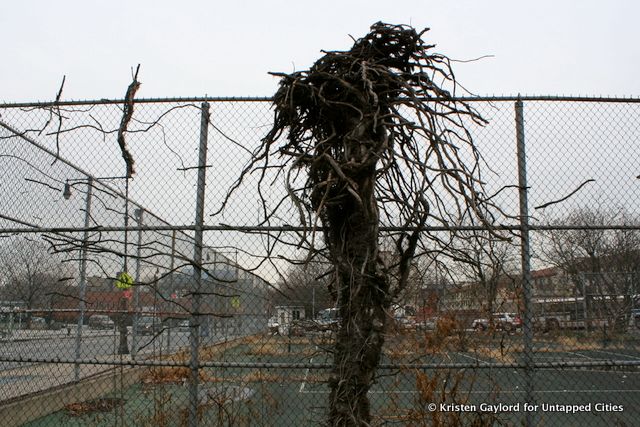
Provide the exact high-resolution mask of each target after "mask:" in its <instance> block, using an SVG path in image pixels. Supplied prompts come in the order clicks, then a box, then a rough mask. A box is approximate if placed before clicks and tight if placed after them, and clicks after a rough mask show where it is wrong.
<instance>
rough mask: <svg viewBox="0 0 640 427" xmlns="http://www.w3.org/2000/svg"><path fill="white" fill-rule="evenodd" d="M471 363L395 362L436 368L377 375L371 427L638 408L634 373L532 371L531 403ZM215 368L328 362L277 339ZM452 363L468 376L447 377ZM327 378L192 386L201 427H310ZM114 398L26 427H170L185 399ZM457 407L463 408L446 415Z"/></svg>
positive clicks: (612, 416)
mask: <svg viewBox="0 0 640 427" xmlns="http://www.w3.org/2000/svg"><path fill="white" fill-rule="evenodd" d="M481 353H482V354H486V352H476V351H467V352H460V351H447V352H443V353H441V354H436V355H430V354H419V352H416V353H413V354H411V355H409V356H407V357H404V358H401V359H402V361H403V362H407V361H409V362H411V363H427V364H442V367H441V368H438V369H424V370H416V369H381V370H379V372H378V374H379V375H378V378H377V380H376V383H375V384H374V385H373V387H372V389H371V391H370V398H371V404H372V412H373V413H374V414H375V416H376V418H375V424H376V425H386V424H398V425H414V424H420V423H422V422H424V423H425V424H424V425H431V424H430V423H432V422H433V420H434V419H436V418H437V419H438V420H440V421H443V420H445V421H444V422H446V420H447V419H452V418H447V417H460V418H461V419H462V420H467V421H468V422H469V423H470V422H471V420H473V419H475V418H476V417H479V416H482V417H484V418H488V419H492V420H495V421H496V425H497V424H498V423H502V424H503V425H520V424H521V422H522V421H523V420H524V418H525V415H526V412H527V410H526V409H525V404H527V405H528V406H527V407H528V408H529V409H528V411H529V412H530V416H531V418H532V419H533V420H534V422H535V424H536V425H545V426H546V425H558V426H565V425H580V424H584V425H589V426H598V425H607V426H611V425H635V423H636V420H638V419H640V408H638V407H637V405H636V404H635V403H636V402H638V401H640V372H639V371H637V370H636V369H635V368H634V367H630V368H608V367H593V368H591V367H590V368H584V367H575V368H574V367H564V368H562V369H555V368H554V369H540V370H537V371H535V372H534V373H533V376H532V377H531V381H532V384H533V389H534V393H533V394H532V395H529V394H528V393H527V392H526V390H527V386H526V384H527V375H525V374H526V372H525V371H524V370H523V369H520V368H495V367H491V366H490V365H491V364H493V363H500V362H504V361H505V358H504V357H497V358H492V357H489V356H486V355H482V354H481ZM638 358H640V354H638V353H637V352H635V351H634V350H633V349H614V350H610V349H602V350H567V351H545V352H543V351H539V352H536V353H535V357H534V363H544V362H558V361H564V362H580V361H599V360H610V359H616V360H637V359H638ZM216 360H217V361H221V360H222V361H232V362H233V361H235V362H238V361H242V362H247V363H280V364H288V363H289V364H291V363H319V364H330V363H331V356H330V353H329V352H328V351H324V350H322V349H321V347H320V346H318V345H316V344H315V343H313V342H305V339H304V338H297V339H295V340H291V341H290V340H288V339H287V338H286V337H270V338H265V339H264V340H261V341H257V342H250V343H247V342H244V343H240V344H238V345H234V346H230V347H228V348H227V349H225V351H224V352H223V353H221V354H217V355H216ZM509 360H511V361H513V362H514V363H517V362H520V361H521V360H522V354H521V353H518V352H513V353H511V354H510V355H509ZM382 362H383V363H387V364H389V363H394V362H398V358H397V357H394V358H389V357H385V358H384V359H383V361H382ZM452 363H464V364H469V363H471V364H472V365H475V366H474V367H468V368H466V369H462V370H460V369H449V368H447V366H446V365H447V364H452ZM328 374H329V372H328V370H327V369H308V368H296V369H292V368H277V369H276V368H261V369H256V368H252V369H247V368H225V369H221V368H204V369H203V373H202V382H201V385H200V399H201V400H200V401H201V403H202V406H201V417H202V421H203V425H256V424H255V421H256V420H260V423H259V424H257V425H268V426H283V425H286V426H309V425H320V424H321V423H322V420H323V419H324V418H325V415H326V409H327V402H328V398H329V387H328V385H327V382H326V381H327V379H328ZM115 390H116V391H115V392H114V393H112V394H111V396H112V397H119V398H122V399H123V401H124V405H123V406H121V407H118V408H115V409H113V410H111V411H109V412H104V413H100V412H92V413H88V414H84V415H80V416H72V415H70V414H69V412H68V411H65V410H62V411H59V412H57V413H55V414H51V415H49V416H47V417H44V418H42V419H40V420H37V421H34V422H32V423H30V424H29V425H30V426H45V425H61V426H67V425H69V426H71V425H95V426H108V425H116V424H117V425H132V426H134V425H135V426H137V425H158V424H159V423H160V422H163V423H165V424H164V425H176V426H179V425H182V423H183V422H184V420H185V419H186V417H187V416H188V412H187V408H188V389H187V387H185V386H184V385H183V384H182V383H180V382H173V383H147V384H137V385H135V386H133V387H131V388H129V389H126V390H118V389H117V388H116V389H115ZM432 403H433V404H436V408H435V410H434V411H432V410H431V409H430V406H429V404H432ZM461 404H466V405H470V406H468V407H465V408H460V407H457V406H455V405H461ZM487 404H493V405H496V404H503V406H504V407H502V408H498V409H493V408H489V409H488V410H487V408H484V407H483V406H481V405H487ZM442 405H443V406H442ZM447 405H454V406H447ZM506 405H511V406H506ZM535 405H538V406H537V407H536V406H535ZM563 405H564V406H563ZM579 405H582V407H578V406H579ZM587 409H590V410H589V411H587ZM494 411H495V412H494ZM434 412H435V413H434ZM572 412H573V413H572ZM51 423H53V424H51Z"/></svg>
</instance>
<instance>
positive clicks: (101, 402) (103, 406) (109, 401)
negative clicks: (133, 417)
mask: <svg viewBox="0 0 640 427" xmlns="http://www.w3.org/2000/svg"><path fill="white" fill-rule="evenodd" d="M124 403H125V401H124V399H120V398H116V397H104V398H100V399H94V400H88V401H86V402H76V403H70V404H68V405H65V407H64V409H65V411H66V412H67V414H68V415H70V416H72V417H79V416H82V415H86V414H92V413H94V412H110V411H112V410H113V409H114V408H116V407H119V406H122V405H124Z"/></svg>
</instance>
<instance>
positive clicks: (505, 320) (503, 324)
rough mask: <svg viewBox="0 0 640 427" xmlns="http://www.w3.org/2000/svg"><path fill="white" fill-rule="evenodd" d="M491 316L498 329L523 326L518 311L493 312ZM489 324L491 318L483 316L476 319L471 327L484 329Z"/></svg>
mask: <svg viewBox="0 0 640 427" xmlns="http://www.w3.org/2000/svg"><path fill="white" fill-rule="evenodd" d="M491 317H492V320H493V325H494V327H495V328H496V329H502V330H505V331H513V330H515V329H517V328H520V327H522V319H521V318H520V316H519V315H518V314H516V313H493V315H492V316H491ZM489 325H490V322H489V319H486V318H481V319H475V320H474V321H473V323H472V324H471V327H472V328H473V329H475V330H477V331H484V330H485V329H487V328H488V327H489Z"/></svg>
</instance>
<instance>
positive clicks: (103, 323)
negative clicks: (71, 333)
mask: <svg viewBox="0 0 640 427" xmlns="http://www.w3.org/2000/svg"><path fill="white" fill-rule="evenodd" d="M87 323H88V325H89V327H90V328H93V329H113V328H114V327H115V323H114V322H113V320H111V318H110V317H109V316H107V315H104V314H94V315H93V316H91V317H90V318H89V321H88V322H87Z"/></svg>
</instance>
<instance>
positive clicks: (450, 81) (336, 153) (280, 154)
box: [221, 23, 492, 426]
mask: <svg viewBox="0 0 640 427" xmlns="http://www.w3.org/2000/svg"><path fill="white" fill-rule="evenodd" d="M425 32H426V30H425V31H422V32H416V31H415V30H414V29H413V28H411V27H408V26H396V25H388V24H383V23H377V24H375V25H373V26H372V27H371V31H370V33H369V34H367V35H366V36H365V37H363V38H362V39H359V40H356V41H355V42H354V45H353V47H352V48H351V49H350V50H348V51H344V52H328V53H326V54H325V55H324V56H323V57H321V58H320V59H319V60H318V61H317V62H316V63H315V64H314V65H313V66H312V67H311V68H310V69H309V70H308V71H301V72H295V73H292V74H276V75H277V76H279V77H281V81H280V88H279V90H278V92H277V93H276V95H275V98H274V106H275V118H274V124H273V128H272V129H271V131H270V132H269V133H268V134H267V136H266V137H265V138H264V139H263V141H262V144H261V145H260V147H259V148H258V149H257V150H256V151H255V152H254V156H253V159H252V161H251V162H250V164H249V165H248V166H247V167H246V168H245V169H244V171H243V173H242V174H241V176H240V178H239V180H238V182H237V183H236V184H235V185H234V186H233V187H232V189H231V190H230V192H229V194H228V196H227V200H228V199H229V197H231V195H232V194H233V193H234V191H235V190H236V189H237V188H238V187H239V186H240V185H241V184H242V183H243V181H245V180H246V178H247V177H248V176H249V175H251V174H252V173H255V174H256V175H258V176H259V183H258V185H259V188H260V191H261V194H263V195H266V194H269V193H268V191H269V188H268V187H269V186H270V185H272V182H273V181H272V179H271V175H270V174H271V173H274V174H277V176H280V177H283V178H284V181H285V186H286V188H287V196H286V197H288V198H289V200H291V201H292V202H293V206H294V209H295V210H296V211H297V212H298V214H299V220H300V222H301V223H302V226H303V227H304V229H305V230H306V232H305V233H304V234H303V235H302V236H301V239H300V240H299V241H297V242H295V243H292V244H295V245H296V246H297V247H298V248H300V247H303V248H305V249H307V250H308V251H310V258H311V256H312V255H313V254H314V253H315V252H317V251H325V252H326V253H325V256H326V258H327V259H329V260H330V262H331V264H332V265H333V272H332V275H333V280H332V283H333V286H334V291H335V295H336V297H337V305H338V308H339V311H340V316H341V318H342V319H343V320H342V324H341V326H340V328H339V330H338V332H337V336H336V343H335V348H334V362H333V371H332V375H331V378H330V380H329V384H330V388H331V393H330V397H329V414H328V417H329V419H328V424H329V425H333V426H361V425H370V423H371V410H370V403H369V399H368V396H367V393H368V391H369V389H370V387H371V385H372V383H373V381H374V378H375V373H376V368H377V366H378V364H379V363H380V360H381V355H382V347H383V343H384V333H385V327H386V323H387V319H388V311H389V309H390V307H391V304H392V303H393V301H394V299H395V298H396V297H397V296H398V295H399V294H400V293H401V292H402V291H403V289H404V288H405V286H406V284H407V280H408V277H409V273H410V266H411V261H412V259H413V257H414V256H415V255H416V254H417V253H418V252H420V248H421V247H427V246H428V247H429V248H434V247H435V248H437V250H438V251H446V250H447V247H448V244H449V241H450V236H449V235H450V233H440V234H438V233H430V232H425V230H426V229H427V227H429V226H445V227H450V226H455V225H457V224H461V223H462V222H463V219H464V218H468V217H473V218H475V221H476V223H479V224H482V225H483V226H485V227H490V223H491V222H492V218H489V217H487V215H486V212H489V206H488V204H489V203H490V202H489V198H488V197H485V194H484V192H483V190H482V184H481V182H482V181H481V177H480V172H479V163H480V156H479V154H478V152H477V151H476V149H475V147H474V145H473V141H472V137H471V133H470V131H469V129H468V126H471V125H472V124H474V125H481V124H483V123H484V121H483V120H482V119H481V118H480V117H479V116H478V115H477V114H476V113H475V112H474V110H472V109H471V108H470V107H469V106H468V105H467V104H465V103H464V102H461V101H459V100H457V99H455V98H454V96H453V94H452V93H455V88H456V82H455V78H454V76H453V73H452V71H451V68H450V64H449V60H448V59H447V58H446V57H445V56H442V55H439V54H435V53H431V49H432V48H433V46H432V45H428V44H426V43H425V42H424V41H423V40H422V36H423V35H424V33H425ZM445 87H447V88H450V90H447V89H445ZM452 91H453V92H452ZM225 205H226V202H225V203H224V204H223V206H222V208H221V210H224V207H225ZM284 205H285V204H283V203H276V204H275V206H276V207H275V208H271V206H272V205H270V204H268V203H267V202H266V201H265V202H264V203H263V213H264V216H265V218H264V222H263V223H267V224H270V223H274V222H276V220H278V219H279V218H281V216H280V215H279V214H278V211H279V210H282V209H283V206H284ZM392 224H395V225H396V226H399V228H398V229H399V230H400V231H395V232H393V233H392V235H391V238H392V240H393V241H394V244H395V246H396V248H395V252H396V254H397V256H394V257H392V259H393V261H392V263H393V264H395V265H389V262H388V260H385V257H384V256H382V254H381V249H380V244H379V242H380V240H381V230H380V227H381V226H385V225H392ZM319 230H321V231H322V241H320V238H319V237H317V233H316V232H317V231H319ZM277 237H278V238H280V239H281V236H277ZM431 250H433V249H431ZM391 269H397V272H398V274H397V277H398V280H391V279H390V274H389V271H390V270H391Z"/></svg>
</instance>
